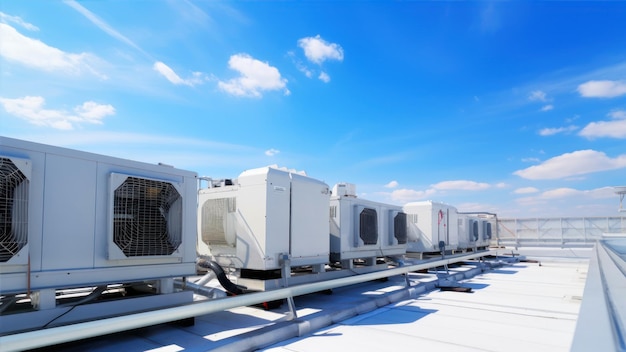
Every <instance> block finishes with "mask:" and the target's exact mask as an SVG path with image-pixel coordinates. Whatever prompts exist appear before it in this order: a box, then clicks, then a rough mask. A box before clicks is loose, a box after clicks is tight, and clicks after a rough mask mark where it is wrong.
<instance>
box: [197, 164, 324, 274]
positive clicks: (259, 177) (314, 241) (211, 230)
mask: <svg viewBox="0 0 626 352" xmlns="http://www.w3.org/2000/svg"><path fill="white" fill-rule="evenodd" d="M328 198H329V189H328V185H326V184H325V183H323V182H321V181H318V180H316V179H313V178H310V177H308V176H305V175H302V174H300V173H297V172H294V171H290V170H286V169H279V168H276V167H262V168H258V169H252V170H247V171H244V172H243V173H242V174H240V175H239V177H238V178H237V179H236V180H233V181H232V182H230V184H228V185H226V184H217V185H210V187H209V188H202V189H200V191H199V196H198V199H199V207H198V219H199V223H198V236H199V240H198V253H199V254H200V255H203V256H207V257H212V258H214V259H215V260H216V261H217V262H218V263H219V264H220V265H223V266H228V267H233V268H237V269H250V270H260V271H268V270H275V269H280V268H281V258H283V256H284V255H287V256H288V257H289V260H290V266H292V267H295V266H308V265H318V264H320V265H321V264H324V263H327V262H328V255H329V240H328Z"/></svg>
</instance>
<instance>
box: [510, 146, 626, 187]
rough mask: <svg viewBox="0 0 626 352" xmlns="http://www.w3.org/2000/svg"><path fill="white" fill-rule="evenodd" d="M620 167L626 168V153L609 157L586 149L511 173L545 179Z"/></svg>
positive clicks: (523, 176)
mask: <svg viewBox="0 0 626 352" xmlns="http://www.w3.org/2000/svg"><path fill="white" fill-rule="evenodd" d="M621 168H626V154H623V155H620V156H618V157H616V158H610V157H608V156H607V155H606V154H604V153H603V152H598V151H595V150H589V149H588V150H578V151H575V152H572V153H565V154H563V155H559V156H555V157H553V158H550V159H548V160H546V161H544V162H543V163H541V164H539V165H535V166H531V167H528V168H526V169H523V170H518V171H515V172H514V173H513V174H514V175H518V176H520V177H522V178H525V179H530V180H546V179H560V178H566V177H570V176H576V175H584V174H589V173H593V172H600V171H608V170H615V169H621Z"/></svg>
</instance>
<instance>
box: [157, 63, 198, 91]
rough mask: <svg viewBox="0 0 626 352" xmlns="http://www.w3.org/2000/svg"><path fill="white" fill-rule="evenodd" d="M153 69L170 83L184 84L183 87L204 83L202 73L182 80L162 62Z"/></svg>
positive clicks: (196, 73) (195, 73)
mask: <svg viewBox="0 0 626 352" xmlns="http://www.w3.org/2000/svg"><path fill="white" fill-rule="evenodd" d="M152 68H153V69H154V70H155V71H157V72H158V73H159V74H161V75H162V76H163V77H165V78H166V79H167V80H168V81H170V82H171V83H173V84H176V85H181V84H182V85H186V86H190V87H193V86H195V85H198V84H202V83H204V80H203V76H204V75H203V74H202V73H201V72H194V73H193V74H192V77H191V78H186V79H183V78H180V76H178V75H177V74H176V72H174V70H172V69H171V68H170V67H169V66H167V65H166V64H164V63H163V62H161V61H157V62H155V63H154V65H153V66H152Z"/></svg>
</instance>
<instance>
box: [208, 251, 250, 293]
mask: <svg viewBox="0 0 626 352" xmlns="http://www.w3.org/2000/svg"><path fill="white" fill-rule="evenodd" d="M197 264H198V266H200V267H202V268H205V269H210V270H213V272H214V273H215V275H216V276H217V281H219V282H220V285H222V287H224V289H226V291H228V292H229V293H231V294H233V295H240V294H242V293H245V292H244V289H245V287H243V286H239V285H237V284H234V283H233V282H232V281H230V280H229V279H228V277H227V276H226V272H224V269H222V267H221V266H220V265H219V264H217V263H216V262H214V261H209V260H204V259H200V260H198V261H197Z"/></svg>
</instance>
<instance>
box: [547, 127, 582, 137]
mask: <svg viewBox="0 0 626 352" xmlns="http://www.w3.org/2000/svg"><path fill="white" fill-rule="evenodd" d="M577 129H578V126H574V125H572V126H566V127H554V128H543V129H541V130H539V135H540V136H553V135H555V134H559V133H571V132H573V131H576V130H577Z"/></svg>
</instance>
